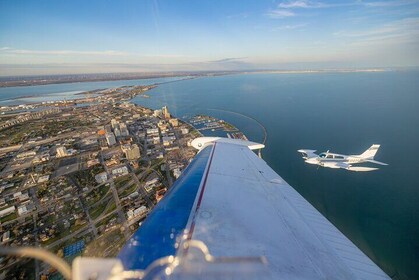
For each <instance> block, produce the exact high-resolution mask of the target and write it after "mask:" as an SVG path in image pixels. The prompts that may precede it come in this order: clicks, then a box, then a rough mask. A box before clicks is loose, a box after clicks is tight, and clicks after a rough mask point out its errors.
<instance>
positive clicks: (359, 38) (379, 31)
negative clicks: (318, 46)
mask: <svg viewBox="0 0 419 280" xmlns="http://www.w3.org/2000/svg"><path fill="white" fill-rule="evenodd" d="M333 35H334V36H335V37H338V38H342V39H345V38H347V39H350V40H351V42H350V44H352V45H357V46H361V45H363V46H369V45H380V46H383V44H392V45H401V44H405V43H413V42H416V43H418V42H419V18H406V19H402V20H396V21H393V22H389V23H386V24H383V25H381V26H376V27H373V28H370V29H366V30H360V31H345V30H343V31H338V32H335V33H334V34H333Z"/></svg>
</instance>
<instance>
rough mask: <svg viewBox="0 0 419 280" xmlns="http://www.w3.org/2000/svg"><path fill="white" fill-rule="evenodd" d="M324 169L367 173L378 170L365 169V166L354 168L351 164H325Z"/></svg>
mask: <svg viewBox="0 0 419 280" xmlns="http://www.w3.org/2000/svg"><path fill="white" fill-rule="evenodd" d="M322 166H323V167H328V168H342V169H346V170H349V171H356V172H366V171H374V170H377V169H378V168H375V167H365V166H352V165H351V164H348V163H345V162H324V163H323V165H322Z"/></svg>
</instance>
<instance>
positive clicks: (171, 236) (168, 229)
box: [118, 146, 212, 270]
mask: <svg viewBox="0 0 419 280" xmlns="http://www.w3.org/2000/svg"><path fill="white" fill-rule="evenodd" d="M211 149H212V146H209V147H206V148H205V149H203V150H202V151H201V152H200V153H199V154H197V155H196V156H195V158H194V160H193V161H192V162H191V163H190V164H189V166H188V167H187V168H186V169H185V171H184V172H183V173H182V175H181V176H180V177H179V178H178V180H177V181H176V182H175V183H174V184H173V186H172V187H171V188H170V189H169V191H168V192H167V194H166V195H165V197H164V198H163V199H162V200H161V201H160V202H159V203H158V204H157V205H156V207H155V208H154V209H153V211H152V212H151V214H150V215H149V216H148V217H147V219H146V220H145V221H144V222H143V224H142V225H141V227H140V228H139V229H138V230H137V231H136V232H135V233H134V235H133V236H132V237H131V239H130V240H129V241H128V242H127V244H125V246H124V248H122V250H121V252H120V253H119V256H118V258H120V259H121V261H122V263H123V264H124V267H125V269H130V270H131V269H145V268H146V267H147V266H148V265H149V264H150V263H152V262H153V261H154V260H156V259H159V258H162V257H165V256H170V255H175V253H176V248H175V243H176V238H177V237H178V235H179V234H182V233H183V230H184V229H185V227H186V224H187V222H188V219H189V216H190V213H191V211H192V207H193V204H194V201H195V198H196V195H197V192H198V189H199V185H200V183H201V180H202V176H203V174H204V172H205V167H206V165H207V162H208V159H209V156H210V153H211Z"/></svg>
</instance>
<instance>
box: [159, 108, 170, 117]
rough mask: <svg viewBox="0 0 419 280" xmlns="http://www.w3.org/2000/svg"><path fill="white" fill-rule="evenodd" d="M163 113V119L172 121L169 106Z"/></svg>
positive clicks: (163, 109)
mask: <svg viewBox="0 0 419 280" xmlns="http://www.w3.org/2000/svg"><path fill="white" fill-rule="evenodd" d="M161 110H162V113H163V118H165V119H167V120H168V119H170V112H169V108H167V106H164V107H163V108H162V109H161Z"/></svg>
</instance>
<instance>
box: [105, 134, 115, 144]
mask: <svg viewBox="0 0 419 280" xmlns="http://www.w3.org/2000/svg"><path fill="white" fill-rule="evenodd" d="M106 142H108V145H109V146H113V145H115V144H116V139H115V135H114V134H113V133H112V132H111V133H106Z"/></svg>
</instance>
